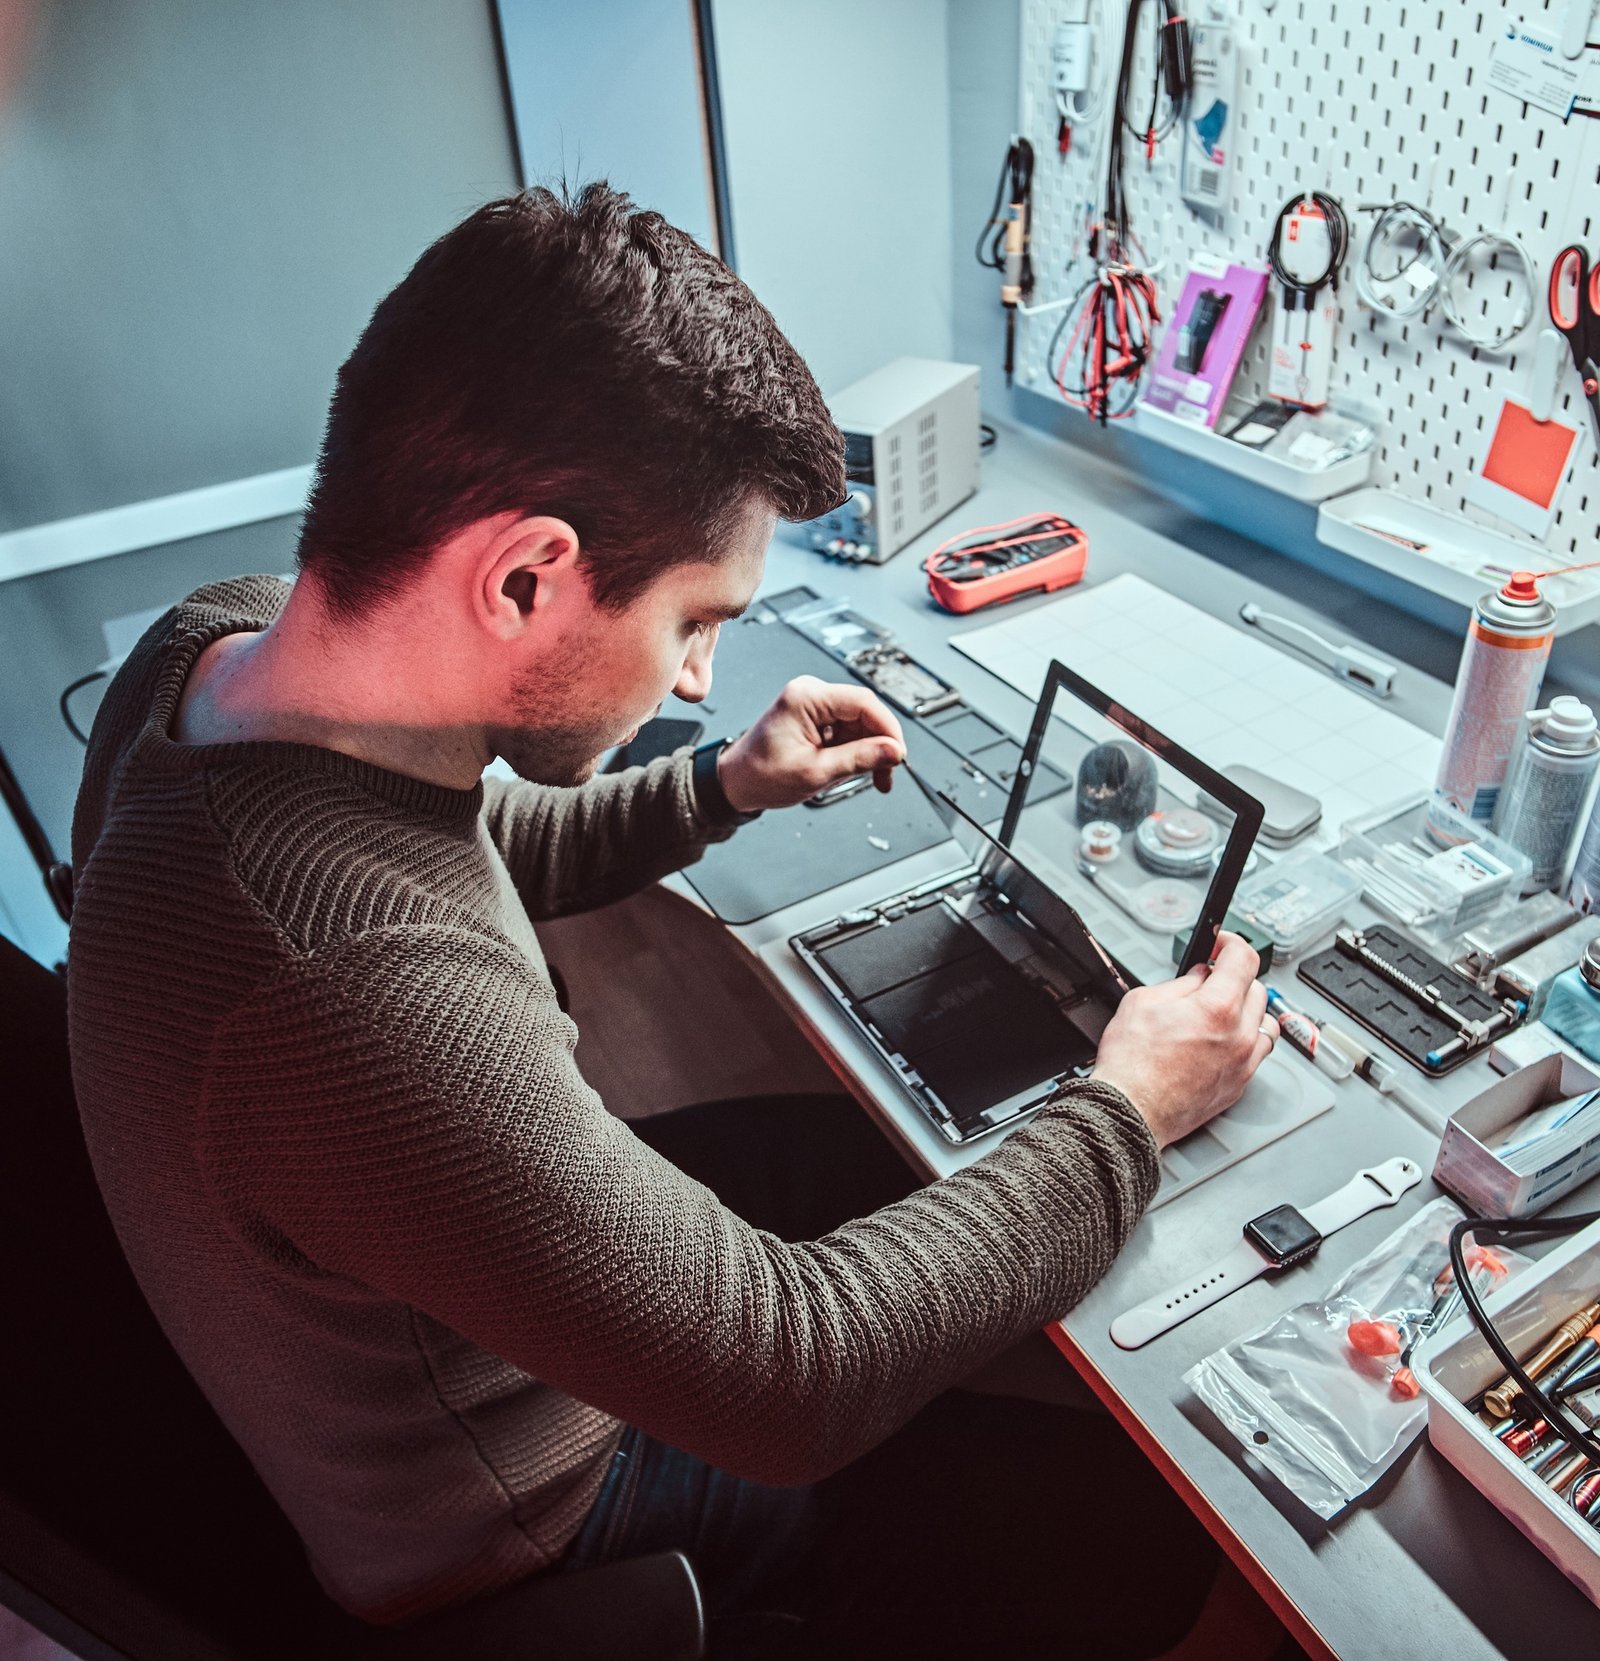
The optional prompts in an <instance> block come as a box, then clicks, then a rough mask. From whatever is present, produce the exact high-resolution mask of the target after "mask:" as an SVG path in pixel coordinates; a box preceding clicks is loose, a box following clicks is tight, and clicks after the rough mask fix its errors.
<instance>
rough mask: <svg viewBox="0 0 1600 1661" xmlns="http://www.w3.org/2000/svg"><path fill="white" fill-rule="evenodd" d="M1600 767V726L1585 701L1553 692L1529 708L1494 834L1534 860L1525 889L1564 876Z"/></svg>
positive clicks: (1503, 788) (1496, 812)
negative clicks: (1543, 705)
mask: <svg viewBox="0 0 1600 1661" xmlns="http://www.w3.org/2000/svg"><path fill="white" fill-rule="evenodd" d="M1597 767H1600V728H1597V727H1596V724H1595V718H1594V712H1593V711H1592V710H1591V709H1590V708H1589V706H1588V705H1587V704H1584V703H1580V702H1579V701H1578V700H1577V699H1576V698H1565V697H1563V698H1552V699H1551V700H1550V707H1549V708H1548V709H1535V710H1531V711H1529V713H1528V715H1527V717H1526V718H1525V722H1524V726H1523V732H1522V743H1521V745H1520V747H1519V748H1518V749H1517V751H1516V753H1515V754H1514V755H1513V756H1512V758H1511V765H1510V766H1509V767H1508V768H1507V769H1506V781H1505V783H1504V784H1503V785H1502V786H1501V787H1500V800H1499V802H1498V804H1497V805H1496V807H1495V810H1494V832H1495V835H1496V836H1501V837H1504V838H1505V840H1506V841H1507V842H1509V843H1510V844H1511V846H1512V847H1513V848H1520V849H1521V850H1522V852H1523V853H1525V854H1526V855H1527V856H1528V858H1529V859H1531V860H1532V861H1533V870H1532V871H1531V872H1529V874H1528V882H1527V886H1526V888H1525V889H1524V892H1525V893H1528V894H1531V893H1533V892H1534V891H1535V890H1536V889H1540V888H1553V887H1554V886H1555V885H1556V883H1557V881H1558V880H1559V879H1560V876H1561V871H1562V867H1563V866H1565V864H1566V863H1567V850H1568V849H1569V848H1570V847H1571V846H1572V837H1573V833H1574V832H1575V831H1576V830H1577V828H1578V816H1579V815H1580V814H1581V813H1582V812H1583V808H1584V804H1585V803H1586V802H1587V801H1588V799H1589V786H1590V784H1591V783H1592V782H1593V780H1594V775H1595V769H1596V768H1597Z"/></svg>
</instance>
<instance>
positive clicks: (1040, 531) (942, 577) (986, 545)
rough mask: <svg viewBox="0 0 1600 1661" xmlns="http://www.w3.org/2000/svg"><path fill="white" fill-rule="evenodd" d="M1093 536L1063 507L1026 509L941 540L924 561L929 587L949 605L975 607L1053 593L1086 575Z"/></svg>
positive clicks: (951, 608) (948, 607)
mask: <svg viewBox="0 0 1600 1661" xmlns="http://www.w3.org/2000/svg"><path fill="white" fill-rule="evenodd" d="M1088 563H1089V539H1088V537H1087V536H1085V535H1084V533H1083V531H1082V530H1081V529H1080V528H1079V527H1078V526H1076V525H1074V524H1073V523H1072V521H1071V520H1070V519H1065V518H1063V517H1062V516H1061V515H1060V514H1059V513H1031V514H1024V515H1023V516H1022V517H1021V518H1020V519H1008V520H1007V521H1006V522H1005V523H1004V524H1002V525H980V526H978V527H977V528H975V529H973V530H966V531H962V532H960V533H959V534H958V535H956V536H953V537H951V538H950V539H949V541H947V542H941V543H940V544H939V546H938V547H937V548H935V549H934V550H933V552H932V553H931V554H929V555H928V557H927V558H926V559H925V560H924V561H923V562H922V569H923V570H924V571H926V572H927V573H928V592H929V593H930V594H931V595H932V596H933V597H934V599H935V600H936V601H937V602H938V604H940V605H941V606H943V607H944V609H945V610H946V611H977V610H978V608H979V607H980V606H992V605H996V604H998V603H999V602H1000V601H1002V600H1016V599H1020V598H1021V596H1022V595H1024V594H1050V593H1053V592H1054V591H1055V590H1056V589H1058V588H1070V587H1071V586H1072V584H1073V583H1075V582H1079V581H1081V580H1082V578H1083V572H1084V567H1085V566H1086V565H1087V564H1088Z"/></svg>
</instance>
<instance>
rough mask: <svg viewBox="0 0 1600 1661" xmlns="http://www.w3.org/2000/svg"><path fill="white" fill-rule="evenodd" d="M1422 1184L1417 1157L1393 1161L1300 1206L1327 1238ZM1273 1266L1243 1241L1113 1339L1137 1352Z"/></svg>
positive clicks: (1151, 1302)
mask: <svg viewBox="0 0 1600 1661" xmlns="http://www.w3.org/2000/svg"><path fill="white" fill-rule="evenodd" d="M1421 1181H1422V1167H1421V1166H1420V1165H1418V1164H1417V1163H1416V1161H1415V1160H1412V1159H1391V1160H1388V1161H1386V1162H1385V1163H1384V1164H1382V1165H1374V1166H1371V1167H1369V1168H1368V1169H1367V1170H1365V1171H1357V1172H1356V1174H1355V1175H1354V1176H1353V1177H1352V1178H1351V1179H1350V1180H1349V1181H1348V1182H1347V1183H1346V1184H1345V1185H1344V1187H1343V1188H1340V1189H1337V1190H1336V1191H1335V1192H1334V1193H1332V1194H1329V1195H1327V1196H1326V1198H1324V1199H1320V1200H1318V1201H1317V1202H1316V1204H1315V1205H1308V1206H1304V1207H1300V1208H1299V1210H1300V1214H1301V1216H1302V1217H1304V1218H1305V1219H1306V1221H1307V1222H1308V1223H1310V1224H1311V1226H1312V1227H1313V1228H1314V1229H1315V1230H1316V1231H1317V1233H1318V1234H1321V1235H1324V1236H1326V1235H1329V1234H1336V1233H1337V1232H1338V1231H1339V1230H1340V1229H1342V1228H1344V1227H1345V1226H1346V1224H1349V1223H1353V1222H1354V1221H1355V1220H1356V1218H1357V1217H1364V1216H1366V1214H1367V1213H1368V1212H1369V1211H1376V1210H1378V1208H1379V1207H1380V1206H1385V1205H1393V1204H1394V1203H1395V1202H1396V1201H1397V1200H1398V1199H1399V1198H1400V1196H1401V1195H1402V1194H1404V1193H1405V1192H1406V1191H1407V1190H1408V1189H1411V1188H1415V1187H1416V1185H1417V1184H1418V1183H1419V1182H1421ZM1271 1267H1272V1264H1271V1263H1270V1262H1269V1261H1268V1259H1266V1258H1265V1257H1263V1256H1262V1255H1261V1253H1260V1252H1258V1251H1257V1250H1256V1248H1255V1247H1254V1246H1252V1245H1251V1244H1250V1242H1249V1241H1248V1240H1241V1241H1239V1243H1238V1244H1237V1245H1236V1246H1235V1247H1234V1248H1233V1250H1232V1251H1230V1252H1229V1253H1228V1254H1227V1256H1226V1257H1223V1258H1220V1259H1218V1261H1217V1262H1215V1263H1213V1264H1212V1265H1211V1267H1210V1268H1209V1269H1206V1270H1203V1271H1202V1272H1201V1273H1200V1274H1198V1275H1196V1276H1195V1278H1194V1279H1193V1280H1191V1281H1184V1282H1183V1283H1181V1284H1180V1285H1177V1286H1172V1287H1169V1288H1168V1289H1167V1290H1166V1291H1165V1292H1158V1293H1157V1294H1156V1295H1155V1297H1153V1298H1147V1299H1146V1300H1145V1301H1144V1302H1143V1303H1141V1304H1139V1305H1138V1306H1137V1307H1136V1308H1133V1309H1129V1310H1127V1311H1126V1312H1125V1313H1123V1314H1121V1315H1119V1316H1118V1317H1117V1318H1116V1320H1114V1321H1113V1322H1112V1323H1111V1341H1112V1343H1114V1344H1116V1345H1117V1346H1118V1347H1119V1348H1120V1349H1125V1350H1136V1349H1138V1348H1139V1346H1140V1345H1141V1344H1148V1343H1149V1342H1150V1340H1151V1339H1152V1338H1157V1337H1159V1336H1160V1335H1161V1334H1162V1333H1163V1332H1167V1331H1169V1330H1170V1329H1171V1328H1173V1327H1175V1326H1177V1325H1178V1324H1179V1322H1180V1321H1187V1320H1188V1319H1189V1317H1190V1316H1191V1315H1198V1314H1199V1313H1200V1311H1201V1310H1202V1309H1209V1308H1210V1307H1211V1306H1212V1304H1214V1303H1218V1302H1220V1301H1221V1300H1222V1299H1223V1298H1225V1297H1227V1295H1228V1294H1229V1293H1230V1292H1235V1291H1237V1290H1238V1289H1239V1288H1240V1287H1241V1286H1248V1285H1249V1283H1250V1282H1251V1281H1252V1280H1255V1279H1257V1278H1258V1277H1259V1276H1261V1275H1264V1274H1265V1273H1266V1272H1267V1271H1268V1270H1269V1269H1270V1268H1271Z"/></svg>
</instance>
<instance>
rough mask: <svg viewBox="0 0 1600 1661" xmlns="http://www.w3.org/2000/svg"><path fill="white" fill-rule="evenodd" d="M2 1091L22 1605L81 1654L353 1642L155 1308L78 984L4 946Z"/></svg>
mask: <svg viewBox="0 0 1600 1661" xmlns="http://www.w3.org/2000/svg"><path fill="white" fill-rule="evenodd" d="M0 1079H3V1080H5V1088H4V1090H3V1097H4V1101H5V1106H4V1108H3V1109H0V1127H3V1133H4V1143H3V1150H4V1151H3V1153H0V1348H3V1357H4V1359H3V1361H0V1574H3V1576H4V1577H5V1580H6V1582H7V1587H6V1589H7V1590H9V1592H10V1594H11V1598H10V1599H9V1600H8V1601H16V1602H18V1603H19V1604H21V1605H27V1607H24V1608H22V1610H21V1612H22V1613H24V1614H27V1615H28V1616H29V1618H30V1619H33V1620H34V1621H35V1622H36V1624H40V1625H43V1626H45V1627H46V1629H47V1630H48V1629H49V1628H50V1627H51V1625H52V1624H53V1625H54V1626H55V1627H56V1631H55V1633H54V1635H56V1636H58V1637H60V1638H61V1639H62V1641H63V1642H70V1643H72V1644H73V1646H74V1647H77V1648H78V1650H79V1653H80V1654H81V1655H84V1656H86V1657H87V1656H90V1655H92V1654H96V1653H98V1654H102V1655H103V1654H110V1655H115V1656H127V1657H130V1658H132V1661H146V1658H149V1661H158V1658H159V1661H188V1658H190V1657H192V1658H194V1661H245V1658H253V1657H256V1656H260V1657H263V1658H264V1657H268V1656H273V1657H281V1656H284V1655H288V1654H291V1653H296V1650H295V1647H294V1646H295V1645H297V1644H300V1645H303V1644H304V1643H305V1641H306V1639H307V1638H308V1636H309V1635H310V1634H311V1633H313V1632H318V1633H321V1632H328V1631H336V1630H337V1629H338V1628H339V1627H341V1626H346V1625H347V1626H348V1628H349V1629H357V1628H358V1627H359V1623H356V1622H353V1621H349V1620H348V1617H345V1616H344V1615H342V1613H341V1612H340V1611H338V1610H337V1609H335V1608H334V1607H333V1605H331V1604H330V1603H329V1602H328V1601H327V1599H326V1598H324V1597H323V1595H322V1593H321V1591H320V1588H318V1586H317V1585H316V1582H315V1579H314V1578H313V1576H312V1575H311V1572H310V1570H309V1567H308V1566H307V1564H306V1561H305V1556H304V1553H303V1551H302V1549H301V1546H300V1542H299V1539H298V1537H297V1536H296V1535H295V1533H294V1530H293V1529H292V1527H291V1526H290V1524H289V1523H288V1521H287V1519H286V1518H285V1517H284V1516H283V1514H282V1512H280V1511H279V1510H278V1508H277V1506H276V1504H275V1503H274V1502H273V1500H272V1498H271V1496H270V1495H269V1494H268V1493H267V1491H266V1489H265V1488H264V1487H263V1486H262V1484H261V1481H260V1479H259V1478H258V1477H257V1476H256V1474H255V1471H254V1470H253V1468H252V1467H251V1465H250V1463H249V1461H248V1460H247V1459H246V1458H245V1456H244V1454H243V1453H242V1452H241V1451H240V1449H239V1448H238V1446H237V1444H236V1443H235V1442H234V1440H233V1438H232V1437H231V1436H230V1435H229V1434H228V1432H227V1430H226V1429H225V1428H224V1426H223V1425H222V1423H221V1421H220V1420H218V1418H217V1417H216V1415H215V1413H213V1411H212V1409H211V1407H210V1404H209V1403H208V1402H207V1401H206V1399H205V1397H204V1396H203V1395H202V1394H201V1393H200V1390H199V1389H198V1387H197V1386H196V1385H195V1383H194V1381H193V1380H192V1379H191V1378H190V1376H189V1374H188V1372H187V1371H186V1369H185V1368H184V1366H183V1364H182V1362H181V1361H180V1360H179V1359H178V1357H177V1355H176V1354H175V1352H174V1351H173V1349H172V1347H171V1346H170V1345H169V1344H168V1342H167V1340H166V1337H165V1335H164V1334H163V1333H162V1331H161V1329H160V1327H159V1326H158V1325H157V1323H156V1320H155V1317H154V1316H153V1315H152V1314H151V1312H150V1309H149V1306H148V1305H147V1304H146V1303H145V1300H144V1297H143V1295H142V1294H141V1292H140V1291H139V1287H138V1284H137V1282H136V1281H135V1280H134V1278H133V1275H132V1273H131V1271H130V1270H129V1268H128V1266H127V1263H126V1260H125V1259H124V1257H123V1255H122V1251H121V1248H120V1246H119V1245H118V1243H117V1239H116V1235H115V1233H114V1232H113V1230H112V1227H111V1224H110V1220H109V1219H108V1217H107V1216H106V1212H105V1208H104V1206H103V1204H102V1203H101V1199H100V1193H99V1189H98V1188H97V1186H96V1184H95V1179H94V1172H93V1170H92V1168H91V1166H90V1163H89V1157H88V1153H87V1150H86V1149H85V1147H84V1141H83V1135H82V1131H81V1129H80V1126H79V1122H78V1113H77V1107H76V1104H75V1102H74V1100H73V1094H72V1080H71V1072H70V1067H69V1060H68V1051H67V1022H66V994H65V988H64V985H63V983H62V981H61V979H60V977H59V976H57V975H54V974H52V973H51V972H50V971H49V970H47V969H45V968H43V967H41V966H40V965H39V964H37V963H35V962H34V961H33V960H32V959H31V958H29V957H27V956H26V955H25V954H24V953H22V952H20V951H19V950H18V949H17V948H16V947H15V946H14V945H12V944H11V942H9V941H7V940H4V939H0ZM19 1587H20V1588H21V1589H22V1590H21V1593H20V1595H19V1593H18V1588H19ZM50 1610H54V1611H57V1612H59V1616H61V1617H64V1619H58V1620H56V1621H55V1622H53V1623H52V1622H51V1621H50V1620H49V1619H48V1618H41V1616H42V1614H45V1613H46V1612H48V1611H50ZM360 1630H362V1631H364V1630H366V1629H364V1628H363V1629H360ZM84 1634H87V1635H88V1637H87V1638H85V1637H84ZM89 1640H98V1647H97V1646H96V1645H95V1644H94V1643H92V1642H90V1641H89ZM352 1647H354V1646H352ZM299 1653H302V1654H303V1653H305V1650H304V1649H301V1650H300V1651H299Z"/></svg>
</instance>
